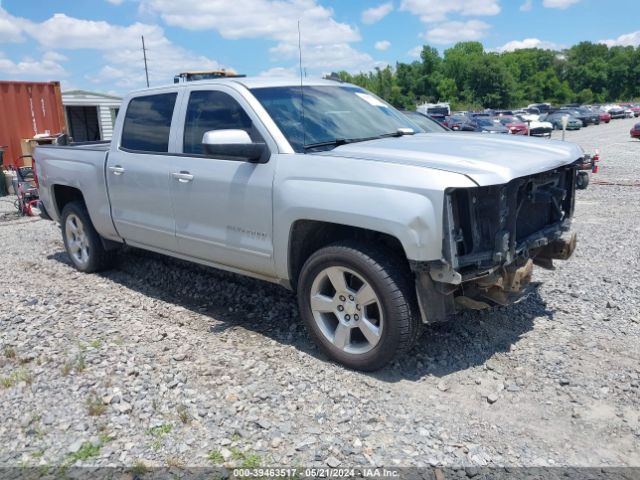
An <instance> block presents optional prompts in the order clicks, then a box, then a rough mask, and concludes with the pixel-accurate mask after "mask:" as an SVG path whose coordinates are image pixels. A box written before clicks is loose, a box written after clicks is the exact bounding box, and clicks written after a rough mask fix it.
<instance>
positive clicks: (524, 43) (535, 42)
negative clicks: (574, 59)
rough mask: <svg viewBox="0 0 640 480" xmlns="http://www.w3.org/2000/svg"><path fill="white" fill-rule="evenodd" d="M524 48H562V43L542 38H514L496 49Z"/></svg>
mask: <svg viewBox="0 0 640 480" xmlns="http://www.w3.org/2000/svg"><path fill="white" fill-rule="evenodd" d="M523 48H542V49H545V50H561V49H562V48H564V47H563V46H562V45H560V44H557V43H553V42H547V41H544V40H540V39H539V38H525V39H524V40H512V41H510V42H507V43H505V44H504V45H502V46H501V47H498V48H496V49H495V51H496V52H513V51H514V50H522V49H523Z"/></svg>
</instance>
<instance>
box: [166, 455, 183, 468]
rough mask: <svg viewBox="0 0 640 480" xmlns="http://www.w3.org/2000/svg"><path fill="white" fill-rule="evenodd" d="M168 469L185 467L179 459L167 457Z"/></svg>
mask: <svg viewBox="0 0 640 480" xmlns="http://www.w3.org/2000/svg"><path fill="white" fill-rule="evenodd" d="M166 462H167V467H169V468H180V467H183V466H184V463H182V461H181V460H180V459H179V458H178V457H167V460H166Z"/></svg>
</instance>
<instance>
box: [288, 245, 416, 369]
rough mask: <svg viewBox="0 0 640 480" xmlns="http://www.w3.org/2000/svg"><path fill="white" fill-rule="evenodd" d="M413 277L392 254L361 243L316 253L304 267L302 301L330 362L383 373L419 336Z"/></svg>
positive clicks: (305, 316)
mask: <svg viewBox="0 0 640 480" xmlns="http://www.w3.org/2000/svg"><path fill="white" fill-rule="evenodd" d="M412 279H413V276H412V274H411V271H410V270H409V268H408V266H407V265H406V261H402V259H400V258H398V257H397V256H395V255H394V254H393V252H391V251H388V250H384V249H377V248H373V247H369V246H367V245H363V244H358V243H344V244H336V245H332V246H329V247H325V248H322V249H320V250H318V251H317V252H315V253H314V254H313V255H312V256H311V257H310V258H309V259H308V260H307V261H306V263H305V264H304V266H303V268H302V272H301V274H300V278H299V282H298V302H299V305H300V312H301V315H302V318H303V320H304V322H305V325H306V327H307V329H308V331H309V333H310V334H311V336H312V337H313V339H314V340H315V341H316V343H317V344H318V346H319V347H320V348H321V350H322V351H323V352H324V353H325V354H326V355H328V356H329V357H330V358H331V359H332V360H335V361H337V362H339V363H342V364H343V365H345V366H347V367H349V368H353V369H357V370H363V371H373V370H378V369H380V368H382V367H383V366H384V365H386V364H387V363H388V362H389V361H391V360H392V359H393V358H394V357H395V356H396V355H397V354H399V353H401V352H405V351H407V350H408V349H410V348H411V347H412V346H413V344H414V342H415V340H416V338H417V335H418V330H419V326H420V324H419V320H418V318H417V317H416V316H415V315H414V312H416V311H417V309H416V306H415V305H416V304H415V302H416V300H415V292H414V290H413V288H414V286H413V281H412Z"/></svg>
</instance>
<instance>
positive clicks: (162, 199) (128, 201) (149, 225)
mask: <svg viewBox="0 0 640 480" xmlns="http://www.w3.org/2000/svg"><path fill="white" fill-rule="evenodd" d="M176 99H177V93H175V92H171V93H161V94H156V95H148V96H142V97H135V98H133V99H132V100H131V101H130V102H129V106H128V107H127V111H126V113H125V119H124V126H123V131H122V132H123V133H122V136H121V141H120V145H119V148H117V149H112V151H111V152H110V153H109V156H108V160H107V170H106V176H107V186H108V188H109V199H110V201H111V214H112V217H113V222H114V225H115V227H116V230H117V231H118V234H119V235H120V236H121V237H122V238H124V239H125V240H126V241H128V242H129V243H132V244H136V245H139V246H146V247H154V248H159V249H163V250H170V251H175V250H176V237H175V222H174V215H173V210H172V204H171V194H170V186H171V183H170V178H171V176H170V173H171V172H172V171H173V166H172V161H173V159H174V157H172V156H170V155H169V154H168V152H169V139H170V131H171V123H172V117H173V114H174V107H175V105H176Z"/></svg>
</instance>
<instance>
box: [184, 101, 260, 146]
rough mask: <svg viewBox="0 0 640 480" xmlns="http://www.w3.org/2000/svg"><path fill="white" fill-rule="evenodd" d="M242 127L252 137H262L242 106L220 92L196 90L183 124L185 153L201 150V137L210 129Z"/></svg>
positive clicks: (236, 128)
mask: <svg viewBox="0 0 640 480" xmlns="http://www.w3.org/2000/svg"><path fill="white" fill-rule="evenodd" d="M227 129H235V130H244V131H246V132H247V133H248V134H249V136H250V137H251V140H253V141H254V142H255V141H260V139H261V137H260V134H259V133H258V131H257V130H256V129H255V127H254V126H253V122H252V121H251V119H250V118H249V116H248V115H247V113H246V112H245V111H244V109H243V108H242V106H241V105H240V104H239V103H238V102H236V101H235V100H234V99H233V98H232V97H231V96H229V95H227V94H226V93H223V92H215V91H207V90H195V91H193V92H191V95H190V96H189V104H188V105H187V116H186V119H185V124H184V143H183V147H182V151H183V152H184V153H194V154H202V153H204V149H203V148H202V137H203V135H204V133H205V132H208V131H209V130H227Z"/></svg>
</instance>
